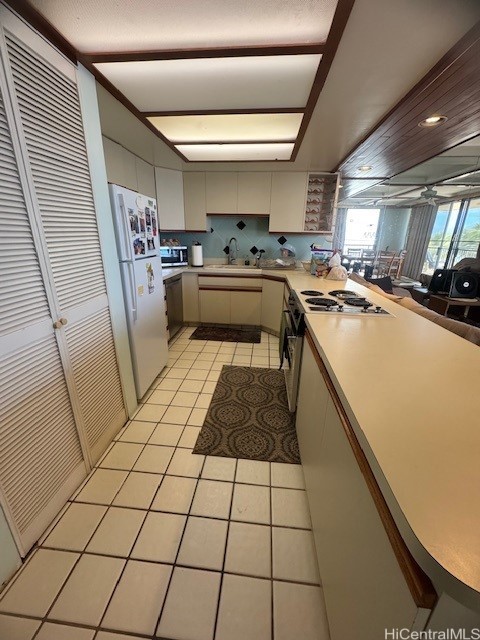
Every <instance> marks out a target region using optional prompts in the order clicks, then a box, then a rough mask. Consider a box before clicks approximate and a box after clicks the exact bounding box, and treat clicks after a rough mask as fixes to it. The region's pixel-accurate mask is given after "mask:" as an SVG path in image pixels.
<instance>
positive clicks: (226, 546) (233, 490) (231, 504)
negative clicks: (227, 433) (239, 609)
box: [205, 457, 238, 640]
mask: <svg viewBox="0 0 480 640" xmlns="http://www.w3.org/2000/svg"><path fill="white" fill-rule="evenodd" d="M205 459H206V457H205ZM237 467H238V459H237V458H235V471H234V474H233V480H234V481H233V483H232V493H231V496H230V509H229V511H228V520H227V532H226V537H225V549H224V550H223V561H222V568H221V573H220V584H219V587H218V600H217V609H216V613H215V621H214V624H213V633H212V640H215V637H216V635H217V627H218V617H219V615H220V603H221V600H222V590H223V577H224V574H225V562H226V559H227V549H228V539H229V536H230V524H231V521H232V520H231V518H232V509H233V500H234V495H235V478H236V477H237Z"/></svg>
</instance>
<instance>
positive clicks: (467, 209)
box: [447, 198, 480, 267]
mask: <svg viewBox="0 0 480 640" xmlns="http://www.w3.org/2000/svg"><path fill="white" fill-rule="evenodd" d="M455 204H456V203H455ZM479 245H480V198H474V199H472V200H467V201H465V202H464V207H463V209H462V214H461V219H460V223H459V224H458V225H457V231H456V233H455V234H454V237H453V241H452V243H451V247H450V251H449V255H448V260H447V265H448V267H453V266H454V265H456V264H457V262H460V260H463V258H476V256H477V251H478V248H479Z"/></svg>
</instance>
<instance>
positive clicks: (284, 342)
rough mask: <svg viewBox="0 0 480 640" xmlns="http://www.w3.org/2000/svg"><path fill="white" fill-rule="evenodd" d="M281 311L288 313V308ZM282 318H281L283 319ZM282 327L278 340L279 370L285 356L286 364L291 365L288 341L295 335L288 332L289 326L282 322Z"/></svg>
mask: <svg viewBox="0 0 480 640" xmlns="http://www.w3.org/2000/svg"><path fill="white" fill-rule="evenodd" d="M283 313H287V314H288V313H289V311H288V310H285V311H284V312H283ZM283 319H284V318H282V320H283ZM282 327H283V331H282V334H281V341H280V366H279V367H278V369H279V370H280V369H281V368H282V367H283V361H284V359H285V358H287V362H288V366H289V367H291V366H292V362H291V360H290V350H289V348H288V343H289V341H290V340H292V339H293V340H294V339H295V338H296V336H295V335H293V334H292V333H291V332H290V328H289V327H288V326H286V323H285V324H283V323H282Z"/></svg>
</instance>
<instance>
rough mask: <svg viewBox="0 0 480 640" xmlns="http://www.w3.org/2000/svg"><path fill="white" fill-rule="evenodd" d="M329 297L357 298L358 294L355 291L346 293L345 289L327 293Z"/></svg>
mask: <svg viewBox="0 0 480 640" xmlns="http://www.w3.org/2000/svg"><path fill="white" fill-rule="evenodd" d="M328 293H329V294H330V295H331V296H342V297H343V298H358V297H359V296H358V293H355V291H347V290H346V289H335V290H334V291H329V292H328Z"/></svg>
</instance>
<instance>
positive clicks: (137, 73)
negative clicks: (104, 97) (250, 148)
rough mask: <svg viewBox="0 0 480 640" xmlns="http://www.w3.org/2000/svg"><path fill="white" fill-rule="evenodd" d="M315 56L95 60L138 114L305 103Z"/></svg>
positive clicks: (103, 73)
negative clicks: (102, 61) (99, 61)
mask: <svg viewBox="0 0 480 640" xmlns="http://www.w3.org/2000/svg"><path fill="white" fill-rule="evenodd" d="M320 60H321V56H320V55H295V56H289V55H285V56H246V57H235V58H231V57H224V58H200V59H191V60H149V61H136V62H107V63H100V64H95V67H96V68H97V69H98V71H100V73H101V74H102V75H103V76H105V78H107V80H109V82H111V83H112V84H113V85H114V86H115V87H116V88H117V89H119V90H120V91H121V92H122V93H123V95H124V96H125V97H126V98H127V99H128V100H129V101H130V102H131V103H132V104H133V105H134V106H135V107H136V108H137V109H138V110H139V111H142V112H146V113H149V112H157V111H160V112H171V111H174V112H179V111H190V112H191V111H204V110H231V109H239V110H240V109H276V108H298V107H301V108H303V107H305V105H306V103H307V100H308V96H309V95H310V91H311V88H312V84H313V80H314V78H315V74H316V72H317V69H318V65H319V63H320Z"/></svg>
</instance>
